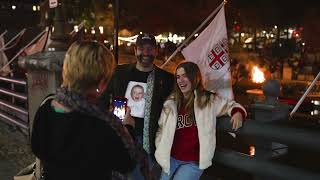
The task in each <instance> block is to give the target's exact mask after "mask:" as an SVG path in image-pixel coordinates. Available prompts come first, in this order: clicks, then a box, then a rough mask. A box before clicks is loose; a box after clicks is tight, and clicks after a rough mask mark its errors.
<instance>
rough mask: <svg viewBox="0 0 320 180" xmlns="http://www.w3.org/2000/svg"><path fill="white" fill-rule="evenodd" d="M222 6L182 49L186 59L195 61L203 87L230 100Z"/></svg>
mask: <svg viewBox="0 0 320 180" xmlns="http://www.w3.org/2000/svg"><path fill="white" fill-rule="evenodd" d="M228 53H229V50H228V37H227V28H226V19H225V12H224V6H222V7H221V9H220V11H219V12H218V14H217V15H216V17H215V18H214V19H213V21H212V22H211V23H210V24H209V25H208V26H207V27H206V28H205V29H204V30H203V31H202V32H201V34H200V35H199V36H198V37H197V38H196V39H195V40H194V41H192V42H191V43H190V44H189V45H188V46H187V47H186V48H184V49H183V50H182V54H183V56H184V57H185V59H186V60H187V61H191V62H194V63H196V64H197V65H198V66H199V68H200V70H201V74H202V77H203V80H204V85H205V88H206V89H207V90H209V91H212V92H216V93H218V94H219V95H221V96H223V97H225V98H227V99H230V100H232V99H233V98H234V97H233V92H232V85H231V73H230V59H229V54H228Z"/></svg>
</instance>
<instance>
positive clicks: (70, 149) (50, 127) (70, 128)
mask: <svg viewBox="0 0 320 180" xmlns="http://www.w3.org/2000/svg"><path fill="white" fill-rule="evenodd" d="M110 117H111V118H112V116H110ZM31 146H32V151H33V153H34V154H35V155H36V156H37V157H38V158H39V159H41V161H42V163H43V165H44V176H45V179H46V180H52V179H53V180H56V179H59V180H73V179H74V180H88V179H111V171H112V170H115V171H118V172H122V173H126V172H128V171H131V170H132V169H133V168H134V166H135V162H134V161H133V160H132V159H131V158H130V155H129V153H128V150H127V149H126V148H125V146H124V144H123V142H122V141H121V138H120V137H119V136H118V135H117V134H116V132H115V131H114V130H113V129H112V127H111V126H110V125H109V124H108V123H107V122H106V121H104V120H101V119H98V118H96V117H93V116H90V115H88V114H84V113H81V112H77V111H72V112H69V113H57V112H55V110H54V109H53V108H52V107H51V100H49V101H47V102H46V103H45V104H44V105H42V106H41V107H40V108H39V109H38V112H37V113H36V116H35V120H34V124H33V132H32V138H31Z"/></svg>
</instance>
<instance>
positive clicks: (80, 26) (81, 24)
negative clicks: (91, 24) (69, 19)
mask: <svg viewBox="0 0 320 180" xmlns="http://www.w3.org/2000/svg"><path fill="white" fill-rule="evenodd" d="M83 26H84V21H81V23H80V24H79V25H78V30H80V29H81V28H83ZM75 32H76V31H75V30H74V29H73V30H72V31H71V32H70V33H69V35H72V34H73V33H75Z"/></svg>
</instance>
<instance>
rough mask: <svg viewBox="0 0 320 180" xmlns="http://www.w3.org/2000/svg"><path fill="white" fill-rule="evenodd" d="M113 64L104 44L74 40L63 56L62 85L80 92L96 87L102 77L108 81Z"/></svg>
mask: <svg viewBox="0 0 320 180" xmlns="http://www.w3.org/2000/svg"><path fill="white" fill-rule="evenodd" d="M114 66H115V59H114V57H113V55H112V53H111V52H110V51H109V50H108V49H107V48H106V47H105V46H104V45H102V44H100V43H97V42H93V41H82V42H74V43H73V44H72V45H71V46H70V47H69V49H68V51H67V53H66V56H65V58H64V63H63V71H62V78H63V82H62V86H63V87H67V88H68V89H69V90H71V91H75V92H78V93H81V92H83V91H85V90H87V89H89V88H91V87H97V86H98V84H99V82H100V80H102V79H104V80H106V82H107V83H108V81H109V80H110V78H111V75H112V73H113V69H114Z"/></svg>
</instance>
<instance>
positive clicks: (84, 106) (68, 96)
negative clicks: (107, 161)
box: [55, 88, 148, 179]
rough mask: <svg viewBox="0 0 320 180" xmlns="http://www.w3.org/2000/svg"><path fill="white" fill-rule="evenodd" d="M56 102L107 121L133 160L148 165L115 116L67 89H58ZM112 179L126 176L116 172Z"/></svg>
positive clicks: (143, 155)
mask: <svg viewBox="0 0 320 180" xmlns="http://www.w3.org/2000/svg"><path fill="white" fill-rule="evenodd" d="M55 100H56V101H57V102H59V103H61V104H63V105H64V106H66V107H67V108H69V109H70V110H71V111H79V112H82V113H85V114H90V115H92V116H93V117H96V118H99V119H101V120H104V121H106V122H107V123H108V124H109V125H110V126H111V128H112V129H113V130H114V131H115V132H116V134H117V135H118V136H119V137H121V140H122V142H123V144H124V145H125V147H126V148H127V149H128V151H129V154H130V156H131V158H132V159H135V160H136V161H137V162H139V163H140V164H143V165H145V166H147V165H148V164H147V163H145V162H146V161H147V160H146V155H145V152H143V149H142V147H139V146H137V144H135V142H134V140H133V139H132V137H131V135H130V134H129V132H128V130H127V129H126V128H125V127H124V126H123V125H122V124H121V122H120V121H119V119H117V118H116V117H115V116H114V115H112V114H111V113H107V112H104V111H102V110H101V109H100V108H98V106H96V105H94V104H91V103H89V102H88V101H87V100H86V98H85V97H84V96H82V95H81V94H78V93H75V92H72V91H69V90H68V89H67V88H59V89H57V93H56V96H55ZM143 168H147V167H143ZM112 177H113V179H126V176H124V175H122V174H120V173H119V172H115V171H113V172H112Z"/></svg>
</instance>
